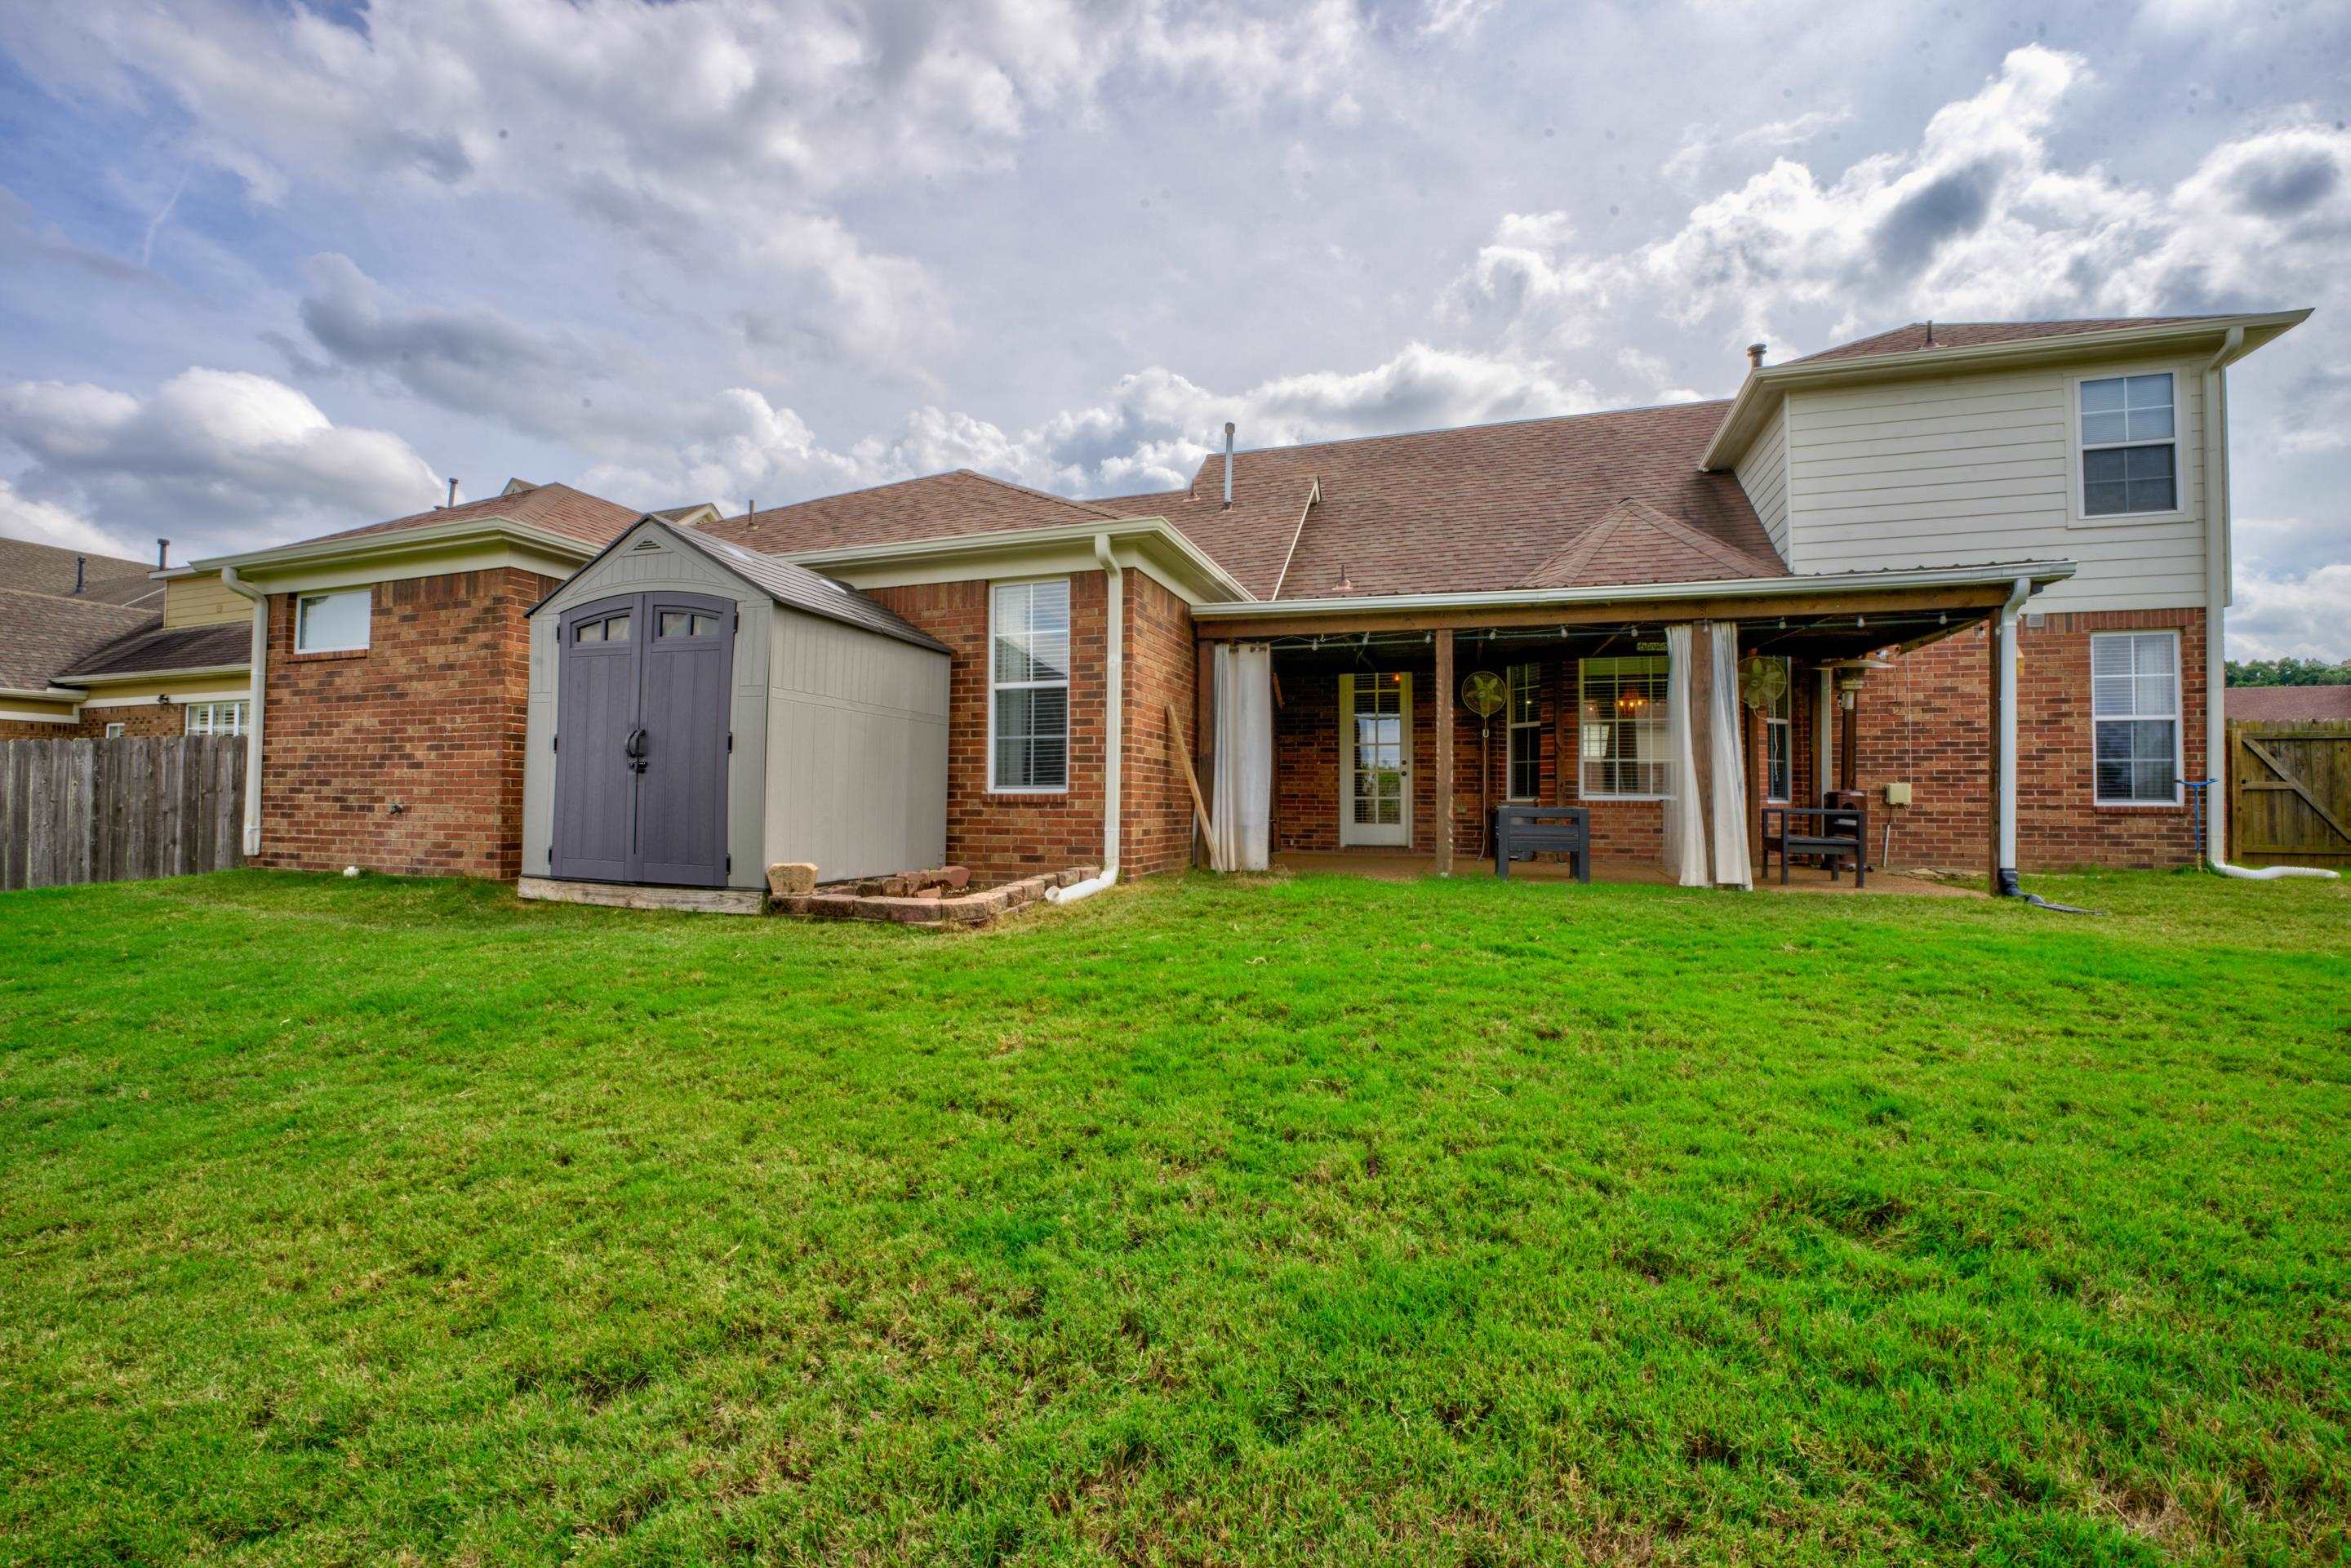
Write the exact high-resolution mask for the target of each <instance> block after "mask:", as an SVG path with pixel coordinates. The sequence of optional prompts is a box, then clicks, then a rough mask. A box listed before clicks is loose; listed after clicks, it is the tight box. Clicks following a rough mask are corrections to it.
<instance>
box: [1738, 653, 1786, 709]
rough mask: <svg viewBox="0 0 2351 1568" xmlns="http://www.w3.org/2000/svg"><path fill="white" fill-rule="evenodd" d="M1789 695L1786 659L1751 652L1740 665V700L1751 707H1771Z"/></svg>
mask: <svg viewBox="0 0 2351 1568" xmlns="http://www.w3.org/2000/svg"><path fill="white" fill-rule="evenodd" d="M1786 695H1788V666H1787V664H1786V662H1785V661H1783V660H1780V659H1767V658H1765V657H1764V656H1763V655H1762V654H1761V653H1750V654H1749V655H1748V656H1747V662H1746V663H1745V664H1741V665H1740V666H1739V700H1740V701H1741V702H1743V703H1745V704H1746V705H1747V706H1749V707H1770V706H1771V705H1772V704H1774V703H1776V702H1778V701H1779V700H1780V699H1781V698H1782V697H1783V696H1786Z"/></svg>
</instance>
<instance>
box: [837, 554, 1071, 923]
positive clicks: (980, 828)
mask: <svg viewBox="0 0 2351 1568" xmlns="http://www.w3.org/2000/svg"><path fill="white" fill-rule="evenodd" d="M987 589H988V585H987V583H986V582H983V581H967V582H929V583H919V584H914V585H912V586H909V587H904V588H877V589H873V590H872V591H871V594H870V596H871V597H872V598H873V599H874V600H876V601H879V602H881V603H883V604H886V605H888V606H889V607H890V608H891V609H893V610H894V611H896V612H898V613H899V614H901V615H903V616H904V617H905V618H906V619H907V620H909V621H911V622H914V624H915V625H917V626H919V627H921V628H922V629H923V630H924V631H925V632H929V633H930V634H931V635H932V636H934V637H936V638H937V639H938V640H939V641H940V642H942V643H946V645H947V647H948V648H949V649H951V650H953V652H954V659H953V661H952V662H951V664H950V665H949V669H948V676H947V682H948V686H947V859H948V860H949V861H951V862H955V863H956V864H957V865H966V866H969V867H970V868H971V872H972V875H973V876H974V877H975V878H977V879H980V880H983V881H987V882H999V881H1006V880H1009V879H1011V878H1014V877H1019V876H1026V875H1028V874H1029V873H1033V872H1037V871H1047V870H1050V871H1059V870H1061V869H1063V868H1065V867H1068V866H1073V865H1092V864H1094V863H1095V862H1099V861H1100V860H1101V859H1102V722H1103V707H1102V694H1103V685H1102V655H1103V629H1104V616H1103V612H1104V609H1105V602H1104V596H1103V592H1102V573H1101V572H1100V571H1083V572H1077V573H1074V574H1072V575H1071V579H1070V663H1071V671H1070V774H1069V778H1070V783H1069V788H1068V789H1066V790H1063V791H1061V792H1060V793H1056V794H1050V795H1029V794H991V793H990V792H989V790H988V788H987V700H988V695H987Z"/></svg>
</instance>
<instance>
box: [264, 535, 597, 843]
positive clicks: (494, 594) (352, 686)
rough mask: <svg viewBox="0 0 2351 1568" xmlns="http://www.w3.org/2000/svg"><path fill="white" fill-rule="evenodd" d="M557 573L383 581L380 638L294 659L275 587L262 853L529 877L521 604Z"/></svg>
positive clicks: (375, 618)
mask: <svg viewBox="0 0 2351 1568" xmlns="http://www.w3.org/2000/svg"><path fill="white" fill-rule="evenodd" d="M555 586H556V580H555V579H552V578H546V577H541V576H539V575H538V573H536V572H528V571H523V570H518V569H515V568H499V569H496V570H482V571H467V572H454V573H450V574H447V575H445V576H440V577H420V578H410V579H406V580H401V581H397V582H380V583H377V584H376V585H375V586H374V590H373V599H372V609H371V616H370V628H369V645H368V646H367V647H366V648H364V649H361V650H359V651H357V652H353V653H295V652H294V630H293V617H292V600H291V598H290V596H288V595H286V594H273V595H271V597H270V601H269V689H268V704H267V707H266V712H265V715H264V726H263V728H264V735H263V741H262V744H263V748H264V750H263V760H262V805H261V810H262V839H261V852H260V853H259V854H258V855H256V856H255V857H254V859H253V863H255V864H256V865H265V866H275V867H280V868H285V869H289V870H301V871H334V870H340V869H341V868H342V867H344V866H346V865H353V864H356V865H360V866H363V867H365V868H367V869H369V870H371V871H382V872H393V873H402V874H407V875H443V876H449V875H461V876H488V877H498V878H509V879H510V878H512V877H514V876H516V875H517V874H518V873H520V871H521V869H522V772H523V724H524V716H525V710H526V707H527V706H528V700H529V692H530V628H529V623H528V622H527V621H526V620H525V619H524V612H526V611H528V609H529V608H530V606H531V605H532V604H534V603H536V602H537V601H538V600H539V599H540V598H541V597H542V596H543V595H544V594H546V593H547V592H548V591H550V590H551V589H553V588H554V587H555ZM394 802H398V803H399V805H400V806H401V808H402V809H401V810H399V811H397V812H395V811H394V810H392V806H393V804H394Z"/></svg>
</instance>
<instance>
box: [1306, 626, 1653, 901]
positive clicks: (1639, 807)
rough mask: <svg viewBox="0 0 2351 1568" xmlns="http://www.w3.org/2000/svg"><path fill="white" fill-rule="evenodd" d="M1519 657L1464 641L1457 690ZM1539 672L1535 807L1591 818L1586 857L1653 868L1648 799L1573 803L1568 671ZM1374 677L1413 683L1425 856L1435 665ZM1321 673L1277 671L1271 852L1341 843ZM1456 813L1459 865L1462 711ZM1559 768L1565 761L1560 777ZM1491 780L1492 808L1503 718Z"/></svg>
mask: <svg viewBox="0 0 2351 1568" xmlns="http://www.w3.org/2000/svg"><path fill="white" fill-rule="evenodd" d="M1524 662H1526V658H1525V655H1524V654H1521V653H1510V652H1507V651H1505V650H1500V649H1497V650H1496V651H1494V652H1493V653H1483V652H1481V651H1480V650H1479V647H1478V644H1477V643H1476V642H1475V641H1474V640H1472V639H1469V638H1467V637H1465V638H1462V639H1460V640H1459V641H1458V643H1457V644H1456V646H1455V650H1454V668H1455V671H1456V679H1457V681H1458V679H1459V678H1461V677H1463V676H1466V675H1467V674H1468V672H1470V671H1471V670H1479V669H1490V670H1492V671H1493V672H1494V673H1495V674H1498V675H1502V676H1503V677H1504V678H1505V679H1507V678H1508V675H1509V668H1510V665H1511V664H1520V663H1524ZM1535 662H1536V663H1538V664H1540V665H1541V671H1542V674H1541V685H1540V686H1539V687H1538V695H1537V715H1538V717H1539V719H1540V720H1541V723H1540V726H1539V727H1538V728H1537V730H1536V736H1537V745H1538V747H1539V748H1540V750H1539V767H1540V768H1541V790H1540V794H1539V796H1538V798H1539V799H1541V800H1548V801H1552V802H1554V803H1565V804H1570V805H1583V806H1584V807H1586V808H1587V809H1588V810H1590V811H1591V813H1592V841H1593V856H1594V857H1595V858H1596V859H1601V860H1618V861H1624V860H1655V859H1656V858H1657V857H1658V856H1659V855H1660V854H1662V852H1663V845H1664V833H1665V812H1664V809H1663V808H1662V807H1661V806H1659V805H1658V803H1657V802H1656V801H1654V800H1581V801H1580V800H1577V798H1576V768H1575V744H1576V727H1575V703H1576V688H1575V678H1576V662H1575V661H1574V660H1573V659H1562V658H1561V657H1559V656H1558V655H1556V654H1551V655H1547V656H1539V657H1538V658H1537V659H1536V661H1535ZM1378 667H1379V670H1380V672H1381V673H1383V674H1384V673H1386V672H1388V671H1391V670H1403V671H1408V672H1409V673H1410V674H1411V675H1412V700H1413V715H1412V754H1413V762H1412V767H1413V785H1412V810H1413V819H1412V850H1413V852H1416V853H1422V854H1426V853H1428V852H1430V850H1431V849H1432V847H1433V846H1434V845H1435V843H1436V823H1437V791H1436V789H1435V785H1434V780H1435V779H1436V776H1437V727H1436V724H1435V722H1434V716H1435V713H1436V707H1435V703H1436V693H1435V690H1434V683H1435V681H1436V678H1437V665H1436V661H1435V658H1434V656H1433V655H1432V656H1430V657H1426V658H1422V659H1417V660H1401V661H1396V660H1391V661H1385V662H1383V663H1382V664H1380V665H1379V666H1378ZM1341 673H1342V672H1340V671H1337V670H1328V669H1313V668H1308V667H1292V668H1290V669H1287V670H1284V671H1282V672H1281V676H1280V678H1281V694H1282V698H1283V706H1281V707H1280V708H1279V709H1277V710H1276V712H1275V715H1274V753H1275V757H1274V831H1273V841H1274V847H1275V848H1276V849H1293V850H1335V849H1338V848H1339V847H1340V844H1339V813H1340V810H1341V809H1342V808H1341V802H1340V797H1339V676H1340V674H1341ZM1453 721H1454V723H1453V774H1454V813H1453V847H1454V853H1455V854H1456V855H1457V856H1458V857H1463V858H1467V857H1470V856H1474V855H1476V854H1477V853H1478V852H1479V847H1480V846H1479V840H1480V836H1481V835H1480V828H1479V800H1480V799H1481V797H1480V794H1479V777H1478V773H1479V729H1480V724H1479V719H1478V717H1477V716H1476V715H1474V714H1472V713H1470V712H1469V711H1468V709H1467V708H1465V707H1463V706H1461V705H1460V702H1459V699H1458V693H1457V695H1456V699H1455V702H1454V708H1453ZM1562 759H1564V764H1563V770H1562ZM1486 767H1487V768H1488V769H1489V773H1490V778H1489V780H1488V789H1487V792H1486V793H1485V795H1484V796H1483V797H1482V799H1483V800H1485V801H1486V802H1488V803H1489V804H1492V805H1499V804H1500V803H1501V802H1502V800H1504V798H1505V796H1506V794H1507V792H1508V789H1509V784H1510V729H1509V724H1508V722H1507V719H1506V716H1505V715H1503V714H1497V715H1495V716H1494V719H1493V726H1492V731H1491V736H1490V740H1489V746H1488V748H1487V761H1486Z"/></svg>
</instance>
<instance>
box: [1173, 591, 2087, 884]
mask: <svg viewBox="0 0 2351 1568" xmlns="http://www.w3.org/2000/svg"><path fill="white" fill-rule="evenodd" d="M2069 571H2070V569H2069V568H2067V567H2066V566H2064V564H2062V563H2024V564H2006V565H2001V566H1996V567H1984V568H1977V569H1970V570H1961V571H1937V572H1908V573H1905V572H1886V573H1868V574H1844V575H1843V576H1839V577H1834V578H1832V577H1825V576H1823V577H1816V578H1797V577H1782V578H1776V579H1761V580H1755V579H1750V580H1740V581H1736V582H1719V583H1691V584H1658V585H1634V586H1630V587H1625V586H1619V587H1614V588H1611V589H1607V590H1591V589H1572V590H1562V591H1536V592H1525V591H1519V592H1512V593H1500V594H1483V595H1443V596H1412V597H1409V598H1402V599H1397V600H1374V599H1364V600H1338V601H1331V600H1325V601H1312V602H1305V601H1301V602H1292V603H1273V604H1258V603H1251V604H1247V605H1220V606H1210V607H1204V608H1203V609H1202V610H1201V611H1200V612H1197V613H1196V636H1197V638H1198V657H1199V664H1200V668H1199V671H1198V685H1197V690H1198V694H1199V697H1198V700H1199V704H1200V711H1199V713H1198V714H1197V715H1196V727H1195V729H1194V733H1195V734H1196V735H1197V736H1198V737H1201V743H1200V750H1199V754H1198V757H1197V758H1196V761H1197V765H1198V766H1197V772H1198V776H1199V778H1200V779H1201V780H1202V782H1203V788H1204V793H1206V794H1207V795H1208V796H1209V797H1210V798H1209V800H1208V802H1207V805H1208V813H1209V817H1210V821H1211V826H1212V831H1210V832H1208V833H1207V835H1205V845H1204V848H1205V851H1206V853H1205V855H1204V857H1203V858H1204V862H1205V863H1208V864H1211V865H1216V866H1218V867H1219V868H1221V869H1239V870H1246V869H1256V868H1259V867H1266V866H1287V867H1289V868H1290V869H1293V870H1334V869H1357V870H1360V871H1361V872H1363V873H1364V874H1369V875H1374V876H1413V875H1422V874H1435V875H1439V876H1446V875H1460V874H1483V875H1489V876H1490V875H1492V874H1493V863H1492V859H1491V857H1492V855H1493V853H1494V838H1493V832H1492V823H1493V813H1494V810H1495V808H1497V807H1499V806H1501V805H1503V804H1504V803H1505V802H1510V803H1518V804H1525V805H1539V806H1544V807H1558V808H1573V809H1574V810H1576V811H1577V812H1580V813H1581V815H1580V817H1577V818H1575V819H1573V820H1574V821H1576V822H1577V823H1578V824H1579V825H1580V827H1581V829H1582V831H1585V832H1586V833H1587V834H1588V842H1589V852H1590V858H1591V864H1592V870H1593V875H1594V876H1595V877H1598V878H1602V879H1605V880H1612V881H1633V882H1664V883H1680V884H1684V885H1714V886H1730V887H1750V886H1762V885H1766V884H1767V883H1768V884H1769V885H1771V886H1779V885H1782V882H1781V878H1782V874H1783V866H1782V862H1792V863H1789V864H1787V865H1786V866H1785V871H1784V874H1785V875H1786V877H1787V883H1786V885H1788V886H1789V887H1791V888H1795V887H1819V888H1823V889H1832V888H1843V889H1850V888H1852V887H1853V885H1854V877H1853V874H1852V869H1851V867H1850V865H1848V866H1846V867H1844V868H1843V869H1842V871H1841V873H1840V874H1839V875H1837V876H1836V877H1835V878H1834V879H1832V877H1831V875H1830V873H1829V870H1828V869H1827V865H1826V864H1825V863H1823V862H1822V861H1821V860H1820V859H1819V858H1818V857H1814V856H1813V855H1810V854H1807V853H1805V852H1802V851H1801V850H1799V851H1798V852H1795V853H1794V854H1792V855H1791V854H1782V853H1774V854H1773V855H1772V856H1771V867H1770V873H1769V876H1768V878H1767V876H1766V875H1765V873H1764V859H1765V852H1766V847H1767V841H1771V839H1773V838H1775V837H1777V836H1780V835H1782V834H1787V835H1794V834H1800V833H1804V832H1808V831H1813V829H1815V828H1818V827H1820V826H1822V825H1823V823H1824V822H1825V823H1832V824H1834V826H1835V827H1836V828H1837V829H1838V830H1839V831H1844V832H1846V833H1849V834H1850V833H1852V832H1854V831H1855V830H1856V829H1858V830H1859V833H1860V836H1861V837H1862V838H1863V840H1864V845H1863V849H1862V852H1861V854H1860V855H1859V856H1856V857H1855V858H1859V859H1862V860H1864V862H1865V863H1866V864H1867V865H1869V866H1870V867H1871V868H1872V869H1871V871H1870V873H1869V879H1868V883H1867V885H1868V886H1869V888H1870V890H1871V891H1878V890H1882V889H1890V890H1896V891H1908V892H1924V891H1933V892H1937V893H1951V892H1954V891H1956V890H1955V889H1952V888H1950V887H1949V886H1947V885H1945V884H1942V883H1935V882H1931V881H1928V880H1926V879H1919V878H1901V879H1899V880H1898V882H1897V881H1895V880H1892V879H1887V878H1886V873H1884V871H1883V870H1882V869H1879V868H1880V866H1881V862H1882V861H1883V859H1884V843H1885V841H1884V824H1885V823H1886V821H1887V820H1888V819H1887V816H1886V806H1887V797H1888V796H1889V795H1891V796H1892V797H1893V799H1894V801H1895V803H1896V805H1897V806H1898V804H1899V803H1900V802H1901V801H1902V800H1904V799H1905V798H1906V797H1907V791H1906V790H1905V788H1904V786H1903V785H1902V784H1899V783H1896V784H1893V785H1891V787H1890V788H1888V787H1886V781H1882V780H1873V783H1876V784H1878V785H1879V786H1880V787H1879V788H1877V789H1875V790H1874V791H1873V793H1872V795H1871V796H1864V795H1863V794H1862V793H1861V792H1860V790H1859V782H1860V781H1859V779H1858V777H1857V770H1856V746H1855V726H1856V722H1857V715H1858V711H1859V708H1860V705H1862V704H1863V703H1865V702H1867V701H1868V680H1869V677H1870V674H1871V673H1872V672H1873V671H1874V670H1878V669H1883V668H1885V667H1886V660H1887V658H1888V657H1889V656H1891V655H1896V654H1898V653H1903V652H1907V651H1909V650H1912V649H1916V648H1919V647H1923V646H1925V645H1927V644H1928V643H1934V642H1938V641H1940V640H1942V639H1945V638H1949V637H1952V636H1956V635H1959V634H1960V633H1963V632H1970V631H1971V630H1973V629H1975V628H1977V627H1980V626H1983V625H1985V624H1986V623H1987V622H1989V623H1991V626H1992V628H1993V631H1994V634H1993V635H1991V637H1989V638H1988V639H1987V645H1988V650H1989V652H1988V657H1989V658H1990V660H1991V670H1990V675H1991V679H1990V681H1989V682H1988V685H1989V688H1990V690H1991V694H1992V695H1991V710H1992V711H1991V714H1990V715H1989V716H1988V720H1989V722H1988V723H1987V724H1986V726H1985V729H1984V732H1983V733H1984V734H1985V735H1986V737H1987V741H1986V744H1985V746H1984V754H1983V756H1982V758H1981V767H1982V768H1983V769H1984V773H1983V775H1982V776H1983V777H1984V778H1985V779H1987V780H1988V782H1989V787H1990V790H1991V798H1992V800H1994V802H1995V803H1996V809H1995V810H1994V811H1993V812H1992V814H1991V831H1990V832H1989V833H1988V834H1987V841H1986V843H1985V846H1984V860H1983V862H1982V863H1983V865H1984V867H1985V869H1986V871H1987V873H1988V874H1989V876H1990V878H1991V882H1992V883H1993V884H1994V885H1995V887H1998V886H2001V884H2002V883H2001V873H2002V872H2003V870H2005V871H2007V872H2009V873H2010V875H2011V879H2012V875H2013V867H2014V865H2015V850H2014V794H2015V790H2014V783H2013V770H2014V756H2015V741H2014V734H2013V720H2012V715H2013V711H2014V695H2013V694H2014V678H2015V668H2014V646H2015V638H2014V635H2013V628H2014V623H2015V618H2016V615H2017V612H2018V611H2019V609H2020V607H2021V606H2022V603H2023V601H2024V600H2025V599H2026V598H2027V597H2028V596H2029V594H2030V593H2031V591H2033V590H2034V589H2037V588H2038V587H2040V586H2043V585H2044V584H2046V583H2048V582H2051V581H2055V580H2059V579H2061V578H2063V577H2064V576H2065V575H2068V573H2069ZM1219 795H1221V799H1217V797H1218V796H1219ZM1832 805H1834V807H1835V808H1836V809H1837V811H1838V815H1836V816H1835V817H1834V818H1833V819H1831V818H1823V817H1822V816H1820V815H1819V813H1821V812H1822V811H1823V810H1824V809H1825V808H1828V807H1830V806H1832ZM1808 811H1809V812H1813V813H1814V815H1813V817H1812V818H1809V819H1808V818H1806V817H1805V816H1804V813H1805V812H1808ZM1510 874H1511V875H1513V876H1527V875H1533V876H1537V877H1541V878H1543V879H1545V880H1550V879H1552V878H1555V877H1562V876H1565V875H1567V874H1568V867H1567V864H1566V862H1565V861H1564V859H1563V858H1554V857H1552V856H1547V855H1539V856H1537V857H1536V858H1534V859H1533V860H1531V861H1520V862H1516V863H1514V864H1513V865H1512V866H1511V868H1510Z"/></svg>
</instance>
